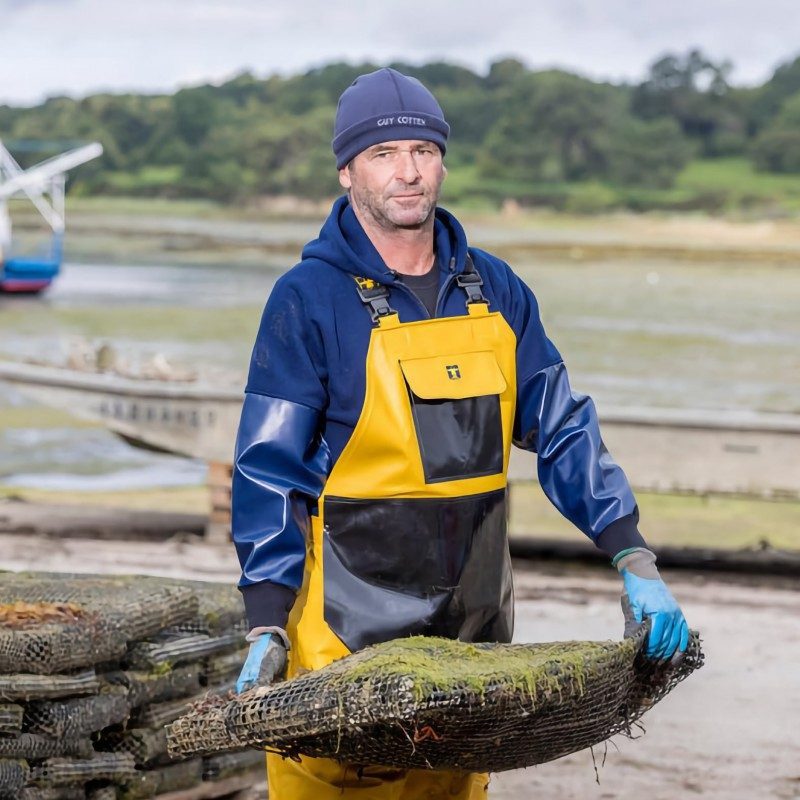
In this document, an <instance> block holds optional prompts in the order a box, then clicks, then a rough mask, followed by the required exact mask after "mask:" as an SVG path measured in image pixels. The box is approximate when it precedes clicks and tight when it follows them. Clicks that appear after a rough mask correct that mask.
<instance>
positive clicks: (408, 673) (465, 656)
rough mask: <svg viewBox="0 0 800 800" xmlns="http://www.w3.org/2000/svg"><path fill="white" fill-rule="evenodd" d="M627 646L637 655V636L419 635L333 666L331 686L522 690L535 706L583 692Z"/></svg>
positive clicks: (481, 692) (421, 693)
mask: <svg viewBox="0 0 800 800" xmlns="http://www.w3.org/2000/svg"><path fill="white" fill-rule="evenodd" d="M621 646H622V647H623V648H625V653H623V654H622V655H623V657H625V658H627V657H630V658H632V657H633V654H634V650H635V647H636V643H635V641H633V640H630V641H629V642H627V643H623V644H622V645H620V643H619V642H574V641H565V642H552V643H548V644H542V645H535V646H534V645H498V644H493V645H491V646H482V645H481V644H469V643H465V642H459V641H455V640H451V639H441V638H434V637H423V636H414V637H409V638H407V639H399V640H396V641H393V642H389V643H384V644H382V645H380V646H377V647H374V648H367V649H365V650H363V651H362V652H361V653H359V657H358V659H357V660H356V659H353V658H352V657H350V658H348V659H347V668H346V669H342V670H336V669H335V667H334V668H333V669H331V668H329V669H331V673H332V674H331V675H330V687H331V688H335V689H337V690H339V691H342V692H344V691H347V690H348V688H349V689H350V690H351V691H352V690H353V689H355V688H356V687H358V691H360V692H362V693H363V695H364V697H365V699H366V698H367V697H369V696H371V695H372V693H373V692H374V691H375V689H376V688H377V687H378V686H379V685H380V684H383V683H394V684H396V685H399V686H401V687H402V689H403V690H404V691H405V692H408V693H410V695H411V697H412V698H413V700H414V702H416V703H423V702H425V701H426V700H429V699H430V698H432V697H434V696H436V695H437V694H440V693H452V692H453V691H454V690H456V691H460V692H464V693H467V694H469V695H471V696H473V697H474V698H476V699H478V700H479V701H483V700H484V699H486V697H487V695H489V694H492V695H493V696H495V695H496V694H497V693H501V694H503V693H505V694H508V695H514V696H517V697H518V696H519V695H521V694H522V695H526V696H527V697H528V698H530V701H531V703H532V704H533V705H534V706H535V704H536V703H537V701H538V700H539V699H541V698H551V697H553V696H555V695H557V696H559V698H560V697H561V696H562V694H566V695H568V696H570V697H575V696H581V695H582V694H583V692H584V690H585V686H586V681H587V679H588V678H589V677H590V675H591V674H592V673H593V672H594V671H602V669H603V666H604V664H605V663H606V662H607V661H608V660H609V659H610V658H611V659H614V660H617V659H619V658H620V655H621V653H620V647H621ZM628 651H630V652H628ZM332 666H333V665H332Z"/></svg>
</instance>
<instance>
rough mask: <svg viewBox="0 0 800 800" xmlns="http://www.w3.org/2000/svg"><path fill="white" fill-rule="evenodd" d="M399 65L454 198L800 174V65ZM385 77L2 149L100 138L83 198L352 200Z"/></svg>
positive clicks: (63, 129) (112, 112)
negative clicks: (363, 98) (618, 75)
mask: <svg viewBox="0 0 800 800" xmlns="http://www.w3.org/2000/svg"><path fill="white" fill-rule="evenodd" d="M392 66H394V67H396V68H397V69H400V70H401V71H403V72H406V73H408V74H411V75H415V76H416V77H418V78H419V79H420V80H421V81H423V82H424V83H425V84H426V85H427V86H428V87H429V88H430V89H431V90H432V91H433V92H434V93H435V94H436V96H437V98H438V99H439V101H440V103H441V104H442V106H443V108H444V111H445V115H446V117H447V119H448V121H449V123H450V125H451V128H452V135H451V144H450V146H449V148H448V154H447V163H448V167H449V169H450V172H451V178H452V180H450V181H449V182H448V183H449V184H450V186H448V190H449V191H450V193H451V197H453V198H454V199H456V200H461V199H465V198H483V199H485V200H489V201H494V202H500V201H502V200H503V199H505V198H508V197H513V198H515V199H517V200H519V201H520V202H522V203H528V204H536V203H542V204H550V205H559V202H560V199H559V198H561V199H562V200H563V198H564V197H565V196H566V194H565V193H567V189H568V188H569V187H574V186H584V187H587V186H589V187H592V191H593V192H595V194H598V195H599V196H602V194H603V192H608V191H611V190H612V189H613V188H617V189H618V188H620V187H621V188H622V189H624V190H625V191H626V192H627V194H626V195H625V196H626V197H627V198H628V199H629V200H631V199H635V198H636V197H639V198H643V197H647V196H652V193H653V192H657V191H659V190H668V189H670V187H673V186H674V184H675V181H676V178H677V176H678V175H679V174H680V173H681V171H682V170H684V169H685V168H686V166H687V164H689V163H690V162H691V161H692V160H693V159H706V160H708V159H712V160H713V159H731V158H734V157H735V158H739V159H746V160H747V161H748V162H749V163H750V164H751V165H752V166H753V168H754V169H755V170H758V171H761V172H765V173H786V174H800V57H799V58H797V59H795V60H794V61H791V62H788V63H785V64H783V65H781V66H779V67H778V68H777V69H776V70H775V72H774V74H773V75H772V77H771V78H770V79H769V80H768V81H766V82H765V83H764V84H763V85H761V86H758V87H747V88H743V87H736V86H733V85H731V83H730V81H729V75H730V72H731V64H730V63H729V62H722V63H715V62H714V61H712V60H710V59H709V58H707V57H706V56H705V55H704V54H703V53H702V52H700V51H698V50H692V51H690V52H688V53H685V54H682V55H666V56H664V57H662V58H660V59H658V60H657V61H656V62H655V63H653V64H652V65H651V67H650V69H649V72H648V74H647V76H646V77H645V79H644V80H643V81H642V82H641V83H639V84H611V83H602V82H596V81H592V80H590V79H588V78H585V77H581V76H579V75H575V74H572V73H569V72H565V71H560V70H548V71H532V70H530V69H528V68H527V67H526V66H525V65H524V64H523V63H521V62H520V61H517V60H514V59H505V60H501V61H497V62H496V63H494V64H492V65H491V67H490V68H489V70H488V72H487V73H486V74H484V75H481V74H478V73H476V72H474V71H472V70H470V69H467V68H465V67H461V66H456V65H453V64H448V63H443V62H437V63H430V64H426V65H424V66H413V65H409V64H402V63H397V64H393V65H392ZM376 68H377V66H376V65H374V64H359V65H350V64H345V63H335V64H330V65H327V66H324V67H321V68H317V69H313V70H310V71H308V72H306V73H304V74H301V75H295V76H291V77H278V76H272V77H268V78H258V77H255V76H254V75H252V74H250V73H243V74H240V75H238V76H237V77H235V78H233V79H232V80H229V81H227V82H226V83H223V84H222V85H203V86H197V87H193V88H187V89H182V90H180V91H177V92H176V93H174V94H172V95H140V94H137V95H134V94H96V95H91V96H89V97H85V98H83V99H73V98H68V97H52V98H50V99H48V100H46V101H45V102H43V103H42V104H41V105H38V106H35V107H31V108H20V107H10V106H0V138H2V139H3V140H5V141H6V142H7V144H9V145H10V147H11V149H12V151H13V150H14V146H15V144H16V145H17V147H18V150H17V151H16V152H17V153H18V155H19V158H20V160H22V161H23V162H32V161H35V160H38V158H40V157H41V154H40V153H36V152H34V150H33V149H32V145H31V143H35V142H37V141H41V140H43V139H46V140H51V141H53V140H60V141H75V140H95V139H96V140H99V141H101V142H102V143H103V145H104V147H105V154H104V155H103V157H102V159H99V160H97V161H96V162H93V163H91V164H88V165H86V166H84V167H82V168H80V169H79V170H77V171H76V173H75V177H74V178H73V179H72V185H71V190H72V191H74V192H77V193H81V194H86V195H88V194H121V195H141V196H160V197H207V198H212V199H216V200H222V201H245V200H247V199H248V198H252V197H256V196H263V195H279V194H288V195H294V196H300V197H308V198H319V197H325V196H330V195H333V194H335V193H337V192H338V191H339V187H338V182H337V179H336V172H335V169H334V163H333V156H332V154H331V150H330V140H331V135H332V125H333V116H334V113H335V110H336V102H337V99H338V97H339V95H340V93H341V92H342V90H343V89H344V88H346V87H347V86H348V85H349V84H350V83H351V82H352V81H353V79H354V78H355V77H356V76H357V75H359V74H361V73H363V72H366V71H370V70H372V69H376ZM648 193H650V195H648ZM586 196H588V195H586V192H585V190H584V197H586ZM632 204H633V205H635V202H633V203H632Z"/></svg>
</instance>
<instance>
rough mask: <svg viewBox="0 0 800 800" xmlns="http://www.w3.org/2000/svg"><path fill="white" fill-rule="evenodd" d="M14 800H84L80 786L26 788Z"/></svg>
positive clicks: (83, 792) (84, 796) (84, 793)
mask: <svg viewBox="0 0 800 800" xmlns="http://www.w3.org/2000/svg"><path fill="white" fill-rule="evenodd" d="M15 800H86V792H85V791H84V790H83V787H82V786H59V787H58V788H55V787H52V786H26V787H25V788H24V789H23V790H22V791H21V792H20V793H19V795H18V797H17V798H15Z"/></svg>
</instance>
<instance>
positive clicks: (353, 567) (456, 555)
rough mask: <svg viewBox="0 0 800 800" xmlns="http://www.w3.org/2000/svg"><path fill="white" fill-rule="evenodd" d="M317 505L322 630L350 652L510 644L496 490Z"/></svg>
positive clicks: (500, 493) (506, 567)
mask: <svg viewBox="0 0 800 800" xmlns="http://www.w3.org/2000/svg"><path fill="white" fill-rule="evenodd" d="M324 504H325V505H324V519H325V530H324V533H323V572H324V575H325V581H324V586H325V621H326V622H327V623H328V625H329V626H330V627H331V629H332V630H333V631H334V632H335V633H336V635H337V636H338V637H339V638H340V639H341V640H342V641H343V642H344V643H345V645H346V646H347V647H348V648H349V649H350V650H353V651H354V650H359V649H361V648H362V647H365V646H366V645H368V644H374V643H375V642H381V641H386V640H387V639H394V638H397V637H401V636H410V635H414V634H420V635H425V636H446V637H449V638H453V639H455V638H457V639H461V640H462V641H476V642H479V641H498V642H507V641H510V639H511V633H512V626H513V600H512V580H511V564H510V559H509V555H508V540H507V538H506V503H505V490H504V489H500V490H497V491H494V492H487V493H484V494H479V495H471V496H467V497H457V498H420V499H392V500H353V499H347V498H340V497H327V498H325V500H324Z"/></svg>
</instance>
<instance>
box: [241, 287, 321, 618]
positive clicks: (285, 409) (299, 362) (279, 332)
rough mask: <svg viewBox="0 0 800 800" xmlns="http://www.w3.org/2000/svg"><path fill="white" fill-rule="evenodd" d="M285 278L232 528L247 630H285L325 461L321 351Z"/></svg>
mask: <svg viewBox="0 0 800 800" xmlns="http://www.w3.org/2000/svg"><path fill="white" fill-rule="evenodd" d="M286 278H287V276H284V277H283V278H281V279H280V280H279V281H278V283H277V284H276V285H275V288H274V289H273V291H272V294H271V295H270V298H269V301H268V302H267V306H266V308H265V310H264V314H263V316H262V319H261V325H260V327H259V331H258V335H257V337H256V342H255V347H254V348H253V354H252V358H251V362H250V373H249V376H248V382H247V387H246V390H245V398H244V405H243V406H242V415H241V420H240V423H239V431H238V435H237V439H236V452H235V457H234V467H233V476H232V495H231V527H232V534H233V541H234V544H235V547H236V553H237V556H238V558H239V563H240V564H241V568H242V575H241V579H240V581H239V589H240V591H241V592H242V596H243V598H244V603H245V609H246V611H247V618H248V622H249V624H250V626H251V627H257V626H262V625H264V626H277V627H280V628H285V627H286V621H287V618H288V614H289V611H290V609H291V607H292V605H293V603H294V599H295V596H296V593H297V590H298V589H299V588H300V585H301V583H302V579H303V568H304V563H305V548H306V537H307V534H308V525H309V507H310V506H311V505H313V504H314V503H315V502H316V500H317V498H318V497H319V495H320V494H321V492H322V487H323V485H324V482H325V479H326V476H327V474H328V471H329V462H330V458H329V452H328V448H327V445H326V444H325V441H324V439H323V438H322V436H321V434H320V423H321V415H322V409H323V408H324V407H325V405H326V390H325V384H326V374H325V371H324V366H323V365H324V359H323V357H322V356H323V351H322V346H321V341H320V339H319V336H318V332H317V331H316V329H315V327H314V325H313V323H312V322H311V320H310V319H309V318H308V316H307V315H306V313H305V309H304V305H303V302H302V298H301V296H300V295H299V294H298V292H297V291H296V290H295V289H294V288H293V287H292V285H291V283H290V282H289V281H287V279H286Z"/></svg>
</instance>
